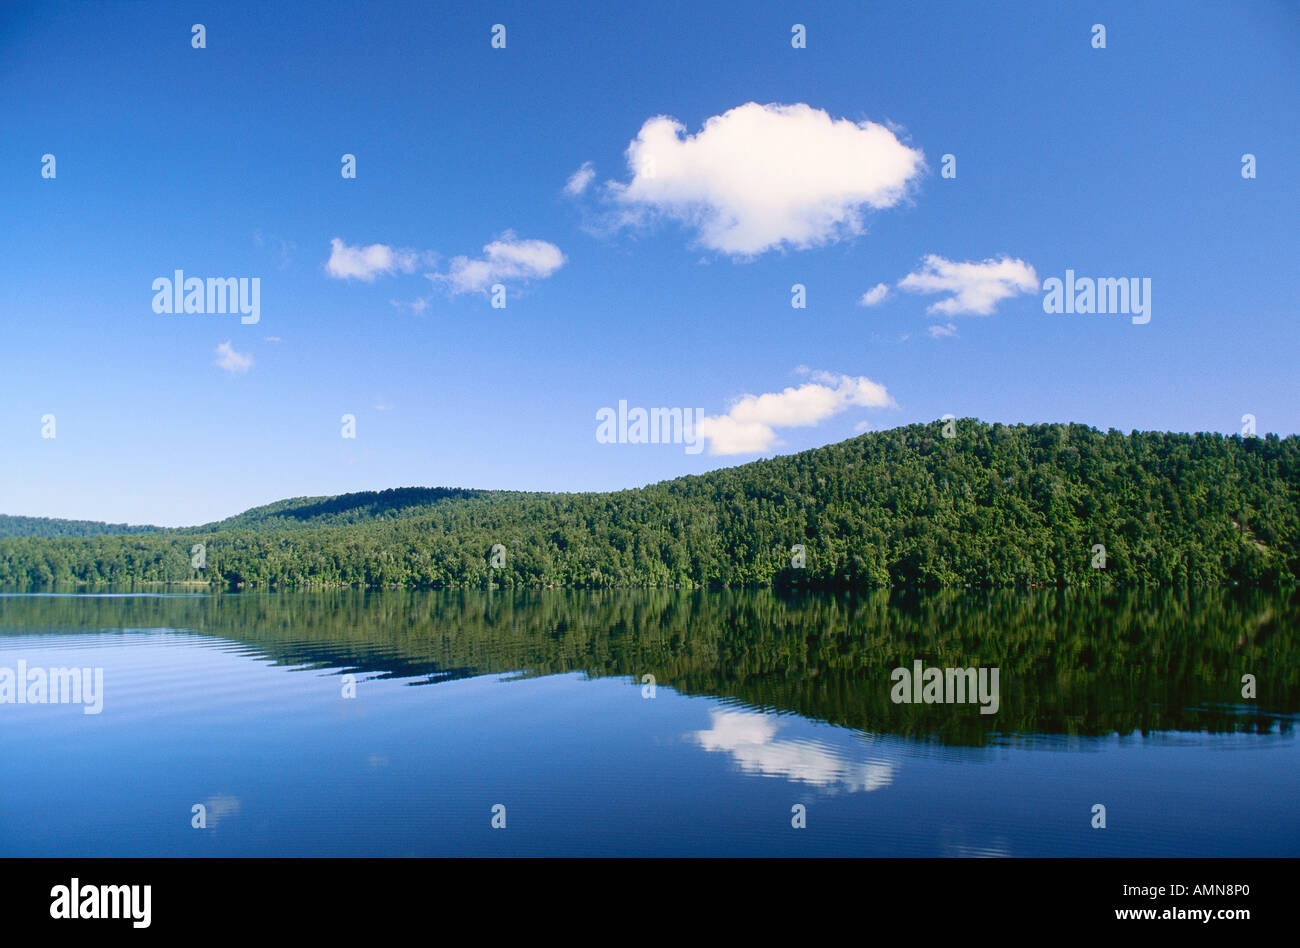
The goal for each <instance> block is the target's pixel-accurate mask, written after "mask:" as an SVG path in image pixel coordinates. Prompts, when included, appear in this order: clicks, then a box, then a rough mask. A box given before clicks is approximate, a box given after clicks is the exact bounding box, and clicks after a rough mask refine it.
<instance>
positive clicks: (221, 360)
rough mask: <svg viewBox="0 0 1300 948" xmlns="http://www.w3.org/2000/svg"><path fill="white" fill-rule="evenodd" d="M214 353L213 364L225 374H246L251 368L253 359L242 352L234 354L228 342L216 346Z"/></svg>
mask: <svg viewBox="0 0 1300 948" xmlns="http://www.w3.org/2000/svg"><path fill="white" fill-rule="evenodd" d="M215 351H216V354H217V358H216V362H215V364H216V365H219V366H220V367H221V368H223V369H225V370H226V371H227V372H247V371H248V370H249V369H251V368H252V367H253V357H252V356H251V355H245V354H244V353H242V352H236V351H235V349H234V347H233V346H231V344H230V342H229V341H226V342H223V343H222V344H221V345H219V346H217V348H216V350H215Z"/></svg>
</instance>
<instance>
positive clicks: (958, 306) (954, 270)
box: [898, 254, 1038, 316]
mask: <svg viewBox="0 0 1300 948" xmlns="http://www.w3.org/2000/svg"><path fill="white" fill-rule="evenodd" d="M898 288H899V289H900V290H906V291H907V292H909V293H947V294H950V295H949V296H948V297H947V299H942V300H939V301H938V302H937V303H931V304H930V306H929V307H928V308H927V310H926V311H927V312H929V313H936V314H942V315H944V316H957V315H960V314H963V313H966V314H973V315H977V316H987V315H989V314H990V313H992V312H993V311H994V310H995V309H997V305H998V303H1000V302H1002V301H1003V300H1004V299H1007V298H1009V297H1012V296H1016V295H1018V294H1020V293H1033V292H1035V291H1036V290H1037V289H1038V275H1037V274H1036V273H1034V268H1033V267H1031V266H1030V265H1029V264H1027V263H1025V261H1023V260H1013V259H1012V258H1011V257H1002V258H1000V259H998V260H993V259H991V258H990V259H988V260H984V261H982V262H980V263H974V262H971V261H967V262H964V263H957V262H955V261H952V260H947V259H945V258H943V257H940V256H938V255H937V254H930V255H929V256H927V257H926V258H925V261H924V262H923V263H922V265H921V268H920V269H919V270H917V271H915V272H914V273H909V274H908V275H907V276H905V277H903V279H901V280H899V281H898Z"/></svg>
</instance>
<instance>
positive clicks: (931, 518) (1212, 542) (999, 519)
mask: <svg viewBox="0 0 1300 948" xmlns="http://www.w3.org/2000/svg"><path fill="white" fill-rule="evenodd" d="M198 543H202V544H203V545H204V551H203V553H204V565H203V568H202V569H195V568H192V566H191V549H192V547H193V546H194V545H195V544H198ZM497 544H500V548H501V549H500V550H498V553H497V555H495V556H494V552H493V548H494V547H495V546H496V545H497ZM1099 546H1101V547H1104V548H1105V549H1104V568H1098V566H1099V565H1100V564H1101V563H1102V562H1103V560H1102V551H1101V550H1100V549H1098V547H1099ZM796 547H801V548H802V558H800V552H799V550H796V549H794V548H796ZM502 554H503V556H502ZM494 559H495V561H496V562H497V563H502V562H503V563H504V565H502V566H500V567H499V568H498V567H497V566H494V565H493V561H494ZM1298 576H1300V439H1298V438H1296V437H1295V436H1291V437H1287V438H1283V439H1279V438H1278V437H1276V436H1274V435H1270V436H1268V437H1265V438H1241V437H1237V436H1233V437H1224V436H1222V435H1219V434H1196V435H1187V434H1165V433H1158V432H1156V433H1152V432H1135V433H1133V434H1131V435H1124V434H1122V433H1121V432H1118V431H1114V430H1111V431H1110V432H1108V433H1103V432H1100V431H1097V430H1095V429H1092V428H1088V427H1085V426H1082V425H1060V424H1054V425H1028V426H1026V425H1016V426H1006V425H1001V424H993V425H990V424H984V423H982V422H979V421H977V420H974V419H963V420H961V421H958V422H957V423H956V437H954V438H945V437H943V436H942V425H941V423H939V422H936V423H934V424H930V425H911V426H908V427H904V428H896V429H893V430H891V431H882V432H875V433H871V434H866V435H862V436H861V437H858V438H854V439H852V440H849V441H845V442H841V443H839V444H834V445H829V446H827V447H824V448H817V449H814V450H811V451H804V452H802V453H800V454H794V455H789V456H786V457H778V458H774V459H771V460H764V461H756V462H754V463H751V464H746V465H742V466H739V467H732V468H725V469H722V470H718V471H713V472H711V473H708V474H704V475H699V476H692V477H683V478H678V479H676V480H673V481H666V482H663V483H660V484H654V485H651V486H649V487H645V488H640V489H636V490H625V491H618V492H613V493H602V494H532V493H516V492H499V491H472V490H451V489H442V488H438V489H424V488H402V489H399V490H392V491H381V492H377V493H374V492H371V493H365V494H348V495H343V496H340V497H333V498H300V499H297V500H291V501H283V502H281V503H278V504H272V505H270V506H267V507H261V508H257V509H255V510H251V511H248V512H247V513H244V514H241V515H240V516H238V517H234V518H231V519H229V520H226V521H221V522H219V523H216V524H211V525H208V526H205V527H196V528H192V529H184V530H167V531H161V532H157V533H143V534H135V535H100V536H90V537H85V538H67V537H64V538H60V537H54V538H17V539H7V540H0V585H3V586H6V587H9V588H14V587H22V588H30V587H32V586H46V585H49V584H51V583H62V582H86V583H104V582H113V583H120V582H130V581H141V582H157V581H178V580H201V581H207V582H211V583H213V584H217V585H220V586H235V587H240V586H242V587H245V588H256V587H285V586H318V585H364V586H471V585H473V586H478V585H486V584H489V583H496V584H499V585H507V586H509V585H568V586H616V585H625V586H665V585H752V584H761V585H769V584H778V585H784V584H795V585H836V586H838V585H857V586H887V585H914V584H924V585H932V586H940V585H956V586H961V585H965V584H971V585H997V586H1002V585H1025V584H1030V583H1034V584H1059V585H1067V584H1068V585H1077V584H1081V583H1088V584H1096V583H1097V582H1099V581H1102V582H1109V583H1114V584H1138V583H1202V582H1205V583H1224V582H1242V583H1252V584H1253V583H1263V584H1270V585H1272V584H1285V585H1292V584H1294V583H1295V582H1296V579H1297V577H1298Z"/></svg>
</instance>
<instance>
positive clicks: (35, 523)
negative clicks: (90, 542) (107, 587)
mask: <svg viewBox="0 0 1300 948" xmlns="http://www.w3.org/2000/svg"><path fill="white" fill-rule="evenodd" d="M161 529H162V528H161V527H150V526H133V525H131V524H129V523H100V522H99V521H98V520H58V519H55V518H53V517H11V516H9V515H7V514H0V539H8V538H10V537H92V536H99V535H101V534H123V533H157V532H158V531H159V530H161Z"/></svg>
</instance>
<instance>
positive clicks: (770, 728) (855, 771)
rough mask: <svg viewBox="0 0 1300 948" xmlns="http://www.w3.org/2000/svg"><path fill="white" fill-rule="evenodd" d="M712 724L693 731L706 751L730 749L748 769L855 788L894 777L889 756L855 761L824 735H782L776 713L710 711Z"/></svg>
mask: <svg viewBox="0 0 1300 948" xmlns="http://www.w3.org/2000/svg"><path fill="white" fill-rule="evenodd" d="M709 717H710V719H711V722H712V726H711V727H709V729H708V730H705V731H696V732H694V733H693V734H691V735H690V737H691V738H692V739H693V740H694V741H695V743H697V744H699V745H700V747H701V748H703V749H704V750H706V751H711V752H714V753H719V752H720V753H725V754H728V755H729V756H730V757H731V759H732V761H733V762H734V763H735V764H736V766H737V767H739V768H740V769H741V770H742V771H744V772H745V773H751V774H761V775H763V776H768V777H784V778H786V779H787V780H794V781H798V782H799V783H807V784H813V785H814V786H818V787H836V788H839V789H844V790H848V791H849V792H866V793H870V792H871V791H873V790H879V789H881V788H882V787H887V786H889V785H890V784H891V783H893V782H894V764H893V762H891V761H888V760H869V761H861V762H858V761H851V760H848V759H847V758H845V757H844V755H842V754H841V753H839V751H838V750H836V749H835V748H833V747H830V746H828V745H826V744H823V743H821V742H819V741H812V740H797V739H788V738H786V739H778V738H777V736H776V733H777V730H778V728H780V726H781V724H780V722H778V721H777V720H776V718H775V716H772V715H767V714H760V713H756V712H752V711H710V712H709Z"/></svg>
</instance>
